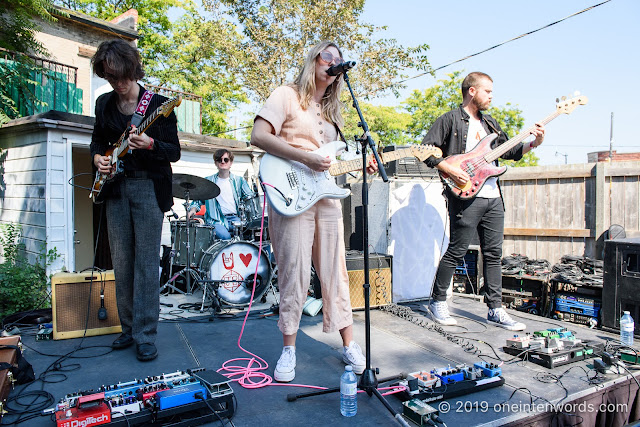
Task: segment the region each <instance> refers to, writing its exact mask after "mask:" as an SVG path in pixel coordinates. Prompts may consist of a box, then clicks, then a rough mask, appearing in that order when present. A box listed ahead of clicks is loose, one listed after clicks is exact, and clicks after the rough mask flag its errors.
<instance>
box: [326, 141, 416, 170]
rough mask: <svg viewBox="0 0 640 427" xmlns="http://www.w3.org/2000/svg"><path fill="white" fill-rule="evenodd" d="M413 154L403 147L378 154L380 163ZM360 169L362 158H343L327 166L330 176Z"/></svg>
mask: <svg viewBox="0 0 640 427" xmlns="http://www.w3.org/2000/svg"><path fill="white" fill-rule="evenodd" d="M412 156H413V154H412V152H411V149H410V148H404V149H401V150H395V151H389V152H386V153H382V154H380V159H381V160H382V163H387V162H391V161H394V160H399V159H402V158H404V157H412ZM359 170H362V159H353V160H345V161H342V162H339V163H334V164H332V165H331V166H329V174H330V175H331V176H338V175H343V174H345V173H349V172H354V171H359Z"/></svg>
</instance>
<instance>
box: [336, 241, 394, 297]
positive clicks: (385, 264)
mask: <svg viewBox="0 0 640 427" xmlns="http://www.w3.org/2000/svg"><path fill="white" fill-rule="evenodd" d="M347 272H348V274H349V296H350V297H351V308H353V309H354V310H357V309H363V308H364V288H363V287H362V285H363V284H364V282H365V277H364V256H363V253H362V252H359V251H349V252H347ZM369 285H370V288H369V289H370V290H369V306H370V307H377V306H381V305H387V304H391V299H392V297H393V292H392V289H393V288H392V286H391V255H384V254H369Z"/></svg>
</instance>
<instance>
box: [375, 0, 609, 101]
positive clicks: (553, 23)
mask: <svg viewBox="0 0 640 427" xmlns="http://www.w3.org/2000/svg"><path fill="white" fill-rule="evenodd" d="M610 1H611V0H605V1H603V2H602V3H598V4H595V5H593V6H589V7H587V8H586V9H583V10H581V11H579V12H575V13H572V14H571V15H569V16H566V17H564V18H562V19H559V20H557V21H555V22H552V23H550V24H547V25H545V26H542V27H540V28H538V29H536V30H532V31H529V32H526V33H524V34H520V35H519V36H517V37H513V38H511V39H509V40H505V41H503V42H502V43H498V44H497V45H495V46H491V47H489V48H487V49H484V50H481V51H479V52H476V53H472V54H471V55H467V56H465V57H464V58H460V59H457V60H455V61H453V62H450V63H448V64H446V65H442V66H440V67H438V68H434V69H433V70H431V71H426V72H424V73H420V74H418V75H415V76H413V77H409V78H407V79H404V80H400V81H399V82H397V83H393V84H390V85H389V86H386V87H384V88H382V89H381V90H384V89H388V88H390V87H393V86H396V85H399V84H402V83H404V82H408V81H409V80H413V79H417V78H418V77H422V76H424V75H426V74H431V73H433V72H436V71H438V70H442V69H443V68H446V67H449V66H451V65H453V64H457V63H458V62H462V61H464V60H466V59H469V58H471V57H474V56H478V55H480V54H482V53H485V52H488V51H490V50H493V49H496V48H498V47H500V46H503V45H505V44H507V43H511V42H512V41H515V40H518V39H521V38H523V37H525V36H528V35H531V34H533V33H537V32H538V31H541V30H544V29H546V28H549V27H551V26H553V25H556V24H559V23H560V22H562V21H566V20H567V19H569V18H573V17H574V16H578V15H580V14H581V13H585V12H587V11H589V10H591V9H594V8H596V7H598V6H602V5H603V4H605V3H609V2H610Z"/></svg>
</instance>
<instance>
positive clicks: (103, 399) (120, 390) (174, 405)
mask: <svg viewBox="0 0 640 427" xmlns="http://www.w3.org/2000/svg"><path fill="white" fill-rule="evenodd" d="M201 378H206V380H202V379H201ZM47 412H50V413H55V417H56V424H57V427H75V426H82V427H89V426H97V425H109V426H118V427H120V426H122V427H125V426H127V427H128V426H133V425H162V426H179V425H180V426H186V425H189V426H192V425H194V426H195V425H200V424H205V423H209V422H216V421H220V420H221V419H223V418H228V419H231V417H233V413H234V405H233V390H232V389H231V386H230V385H229V379H228V378H226V377H224V376H222V375H220V374H218V373H217V372H214V371H206V370H205V369H204V368H197V369H191V370H187V371H176V372H174V373H171V374H162V375H159V376H149V377H146V378H144V379H134V380H133V381H128V382H124V383H123V382H120V383H118V384H113V385H107V386H104V385H103V386H101V387H99V388H98V390H97V391H94V390H84V391H79V392H77V393H72V394H67V395H66V396H65V397H63V398H62V399H61V400H60V402H59V403H58V404H57V405H56V407H55V408H53V409H50V410H48V411H47Z"/></svg>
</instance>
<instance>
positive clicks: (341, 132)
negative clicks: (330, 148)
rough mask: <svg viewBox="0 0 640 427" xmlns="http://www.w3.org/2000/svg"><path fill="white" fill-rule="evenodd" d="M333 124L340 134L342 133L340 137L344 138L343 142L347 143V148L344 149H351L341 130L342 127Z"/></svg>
mask: <svg viewBox="0 0 640 427" xmlns="http://www.w3.org/2000/svg"><path fill="white" fill-rule="evenodd" d="M333 126H334V127H335V128H336V131H338V135H340V139H341V140H342V142H344V143H345V145H346V148H345V149H344V150H345V151H349V144H347V140H346V139H345V137H344V135H343V133H342V130H340V128H339V127H338V125H337V124H335V123H333Z"/></svg>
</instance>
